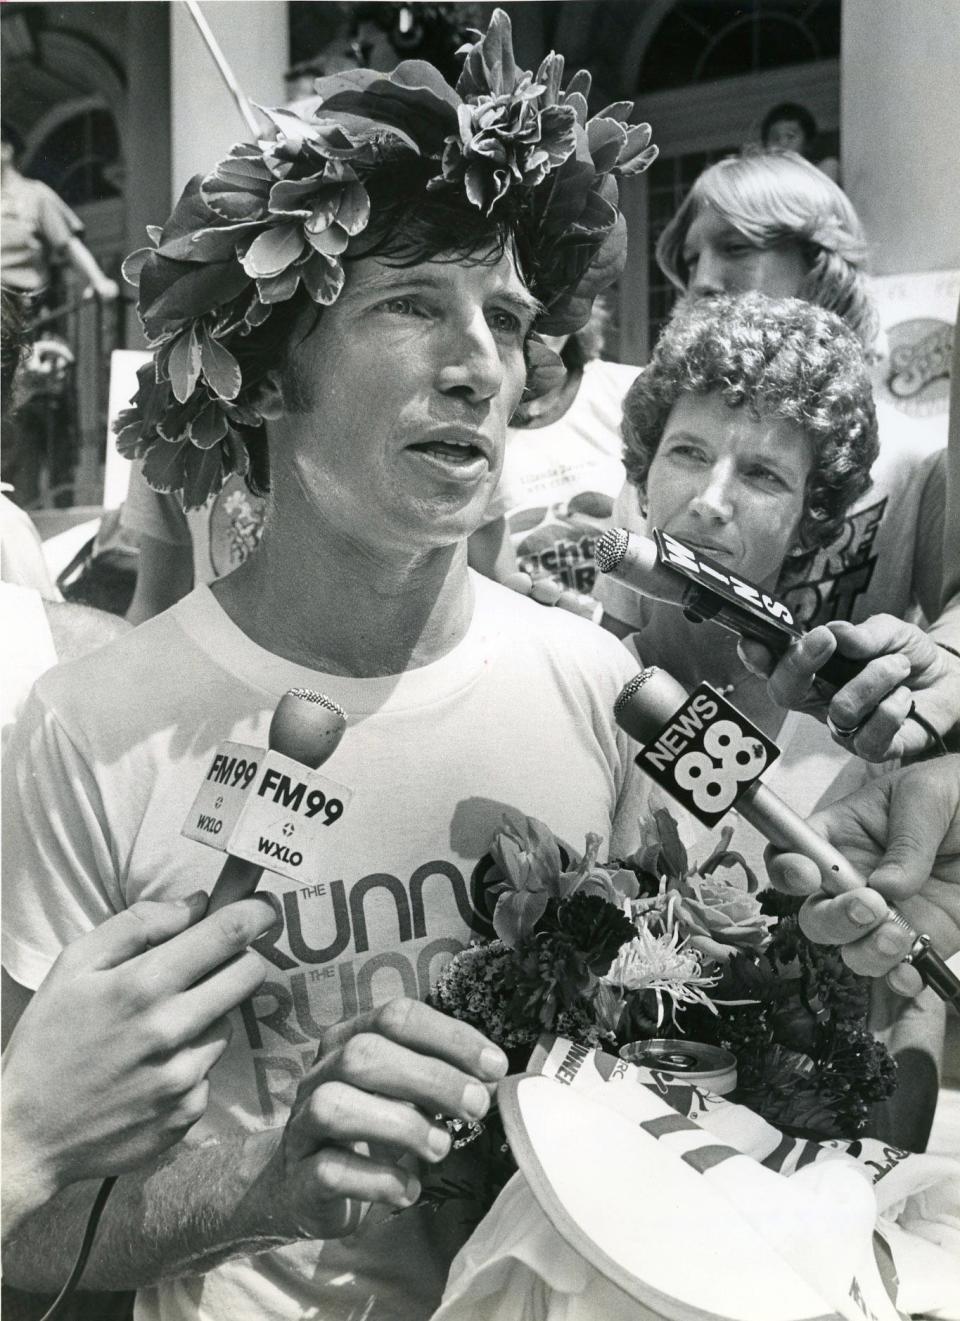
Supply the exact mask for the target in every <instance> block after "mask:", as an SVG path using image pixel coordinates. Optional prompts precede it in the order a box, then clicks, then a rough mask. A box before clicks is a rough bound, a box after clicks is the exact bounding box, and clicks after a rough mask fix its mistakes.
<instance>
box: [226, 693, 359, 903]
mask: <svg viewBox="0 0 960 1321" xmlns="http://www.w3.org/2000/svg"><path fill="white" fill-rule="evenodd" d="M346 727H347V718H346V716H345V714H344V712H343V710H342V708H341V707H339V706H338V705H337V703H336V702H334V701H332V700H331V699H330V698H329V697H326V696H325V695H324V694H323V693H317V692H314V691H313V690H312V689H310V688H291V689H290V690H289V692H286V693H284V695H283V696H282V697H281V698H280V701H279V702H278V703H277V709H276V710H275V711H274V713H273V719H272V720H271V721H270V733H269V735H268V739H267V746H268V748H269V749H270V751H271V752H276V753H279V754H280V755H281V756H283V757H287V758H289V759H290V760H291V761H294V762H298V763H299V764H300V765H301V766H303V767H305V768H309V769H310V770H318V769H319V768H320V767H321V766H322V765H323V764H324V762H325V761H327V760H328V758H329V757H331V756H332V755H333V753H334V752H335V751H336V748H337V745H338V744H339V742H340V740H341V738H342V737H343V731H344V730H345V729H346ZM255 769H256V768H254V770H255ZM268 775H269V772H266V773H265V774H264V776H263V778H262V779H261V783H260V790H261V791H263V786H264V783H265V782H266V781H267V776H268ZM244 778H246V777H244ZM252 780H253V776H252V775H251V776H250V777H249V780H248V783H251V782H252ZM314 792H317V791H316V790H315V791H314ZM341 811H342V807H341ZM339 815H340V813H337V816H339ZM334 819H336V817H334ZM327 824H331V822H330V821H328V822H327ZM228 850H229V845H228ZM263 872H264V867H263V864H262V863H260V862H254V861H253V860H252V859H249V858H243V857H238V856H237V855H236V854H235V853H232V852H230V851H228V852H227V857H226V861H225V862H224V864H223V866H222V867H221V869H220V875H219V876H218V877H217V880H216V883H215V885H214V887H213V890H212V891H211V893H210V901H209V903H208V905H207V912H208V913H215V912H216V911H217V909H219V908H223V907H225V906H226V905H227V904H232V903H234V902H235V901H236V900H238V899H246V898H248V897H249V896H250V895H252V894H253V892H254V890H256V888H257V886H258V885H259V883H260V877H261V876H262V875H263Z"/></svg>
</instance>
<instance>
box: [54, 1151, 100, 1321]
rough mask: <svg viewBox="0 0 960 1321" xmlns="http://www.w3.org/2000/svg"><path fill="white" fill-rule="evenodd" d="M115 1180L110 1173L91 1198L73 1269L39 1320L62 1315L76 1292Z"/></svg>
mask: <svg viewBox="0 0 960 1321" xmlns="http://www.w3.org/2000/svg"><path fill="white" fill-rule="evenodd" d="M116 1182H117V1176H116V1175H115V1174H111V1175H110V1176H109V1178H107V1179H104V1180H103V1182H102V1183H101V1184H100V1187H99V1188H98V1189H97V1195H96V1197H95V1198H94V1200H93V1206H91V1208H90V1214H89V1215H88V1216H87V1223H86V1227H85V1228H84V1231H83V1238H82V1239H81V1241H80V1251H79V1252H78V1253H77V1259H76V1261H75V1262H74V1263H73V1269H72V1270H71V1272H70V1274H69V1275H68V1276H67V1282H66V1284H65V1285H64V1286H63V1288H62V1289H61V1290H60V1292H59V1293H58V1294H57V1296H56V1298H55V1299H54V1300H53V1302H52V1303H51V1304H50V1306H49V1307H48V1308H47V1310H46V1311H45V1312H44V1314H43V1316H41V1318H40V1321H56V1318H57V1317H62V1316H63V1315H64V1308H65V1307H66V1305H67V1303H68V1302H69V1301H70V1299H71V1298H72V1297H73V1295H74V1293H76V1290H77V1285H78V1284H79V1283H80V1277H81V1276H82V1275H83V1272H84V1270H85V1269H86V1265H87V1261H88V1259H89V1257H90V1249H91V1248H92V1247H93V1240H94V1238H95V1237H96V1233H97V1228H98V1226H99V1224H100V1217H101V1216H102V1215H103V1208H104V1207H105V1206H106V1204H107V1198H108V1197H109V1196H110V1194H111V1192H112V1191H113V1185H114V1184H115V1183H116Z"/></svg>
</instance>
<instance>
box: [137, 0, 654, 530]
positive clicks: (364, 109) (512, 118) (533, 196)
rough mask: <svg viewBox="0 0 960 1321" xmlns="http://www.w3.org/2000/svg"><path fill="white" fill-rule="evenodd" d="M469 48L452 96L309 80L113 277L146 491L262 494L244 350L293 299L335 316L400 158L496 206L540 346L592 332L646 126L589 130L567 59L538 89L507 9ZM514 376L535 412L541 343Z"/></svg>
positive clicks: (435, 180) (264, 480) (416, 85)
mask: <svg viewBox="0 0 960 1321" xmlns="http://www.w3.org/2000/svg"><path fill="white" fill-rule="evenodd" d="M477 36H478V40H477V41H476V42H475V43H474V44H472V45H468V46H466V47H464V48H463V52H464V54H465V58H464V65H463V70H462V72H461V74H460V78H459V80H458V82H457V86H456V89H454V88H452V87H451V86H450V85H449V84H448V83H447V82H446V80H445V79H444V78H443V77H442V76H441V75H440V73H439V72H438V71H437V70H436V69H435V68H434V67H433V66H432V65H431V64H428V63H426V62H424V61H421V60H408V61H404V62H403V63H401V64H399V65H398V66H397V67H396V69H394V70H393V72H392V73H390V74H386V75H385V74H382V73H379V72H376V71H374V70H371V69H357V70H352V71H350V72H348V73H340V74H334V75H332V76H331V77H327V78H321V79H318V80H317V83H316V96H315V97H312V98H310V99H309V102H306V103H301V105H300V110H299V112H298V110H296V109H292V108H291V109H286V110H266V111H265V112H264V113H265V114H266V115H267V117H268V118H269V119H270V121H271V122H272V124H273V125H274V128H275V130H276V136H275V137H272V138H270V139H267V140H262V141H260V142H257V143H240V144H238V145H236V146H234V147H233V148H232V149H231V151H230V154H229V155H228V156H227V158H226V159H225V160H222V161H221V162H220V163H219V164H218V165H217V167H216V169H214V170H213V171H212V173H210V174H208V175H206V176H205V177H201V176H200V175H197V176H196V177H194V178H193V179H192V180H191V181H190V183H189V184H188V185H187V187H186V189H185V191H184V193H183V196H182V197H181V198H180V201H179V202H178V204H177V206H176V208H175V210H174V212H173V214H172V215H171V217H170V219H169V220H168V221H167V223H166V225H164V227H163V228H162V229H159V228H157V227H156V226H151V227H149V228H148V233H149V235H150V238H151V239H152V241H153V244H154V246H153V247H152V248H143V249H140V250H138V251H137V252H134V253H133V254H132V255H131V256H130V257H128V258H127V261H126V262H125V263H124V267H123V273H124V276H125V278H126V279H127V280H128V281H129V282H130V283H131V284H133V285H135V286H137V288H138V294H139V296H138V308H139V313H140V320H141V322H142V324H143V329H144V333H145V334H146V336H147V339H148V342H149V344H150V346H151V348H152V349H153V350H154V361H153V362H152V363H150V364H148V365H147V366H145V367H143V368H141V370H140V372H139V374H138V377H139V388H138V390H137V393H136V395H135V396H134V400H133V407H132V408H130V409H127V410H126V411H125V412H123V413H122V414H121V415H120V417H119V418H118V420H117V423H116V431H117V444H118V447H119V449H120V452H121V453H122V454H124V455H126V456H127V457H128V458H143V459H144V475H145V477H146V479H147V481H148V482H149V483H150V485H151V486H153V487H154V488H155V489H156V490H159V491H178V492H180V493H181V499H182V503H183V506H184V508H194V507H197V506H199V505H201V504H203V503H204V501H205V500H206V499H207V497H208V496H209V495H210V494H212V493H214V492H216V491H217V490H219V488H220V486H221V485H222V483H223V481H224V480H225V478H226V477H227V476H228V475H229V474H230V473H233V472H236V473H239V474H240V475H242V476H243V477H244V478H245V479H246V481H247V484H248V485H249V486H250V487H251V489H252V490H253V491H254V492H257V493H260V492H262V491H263V490H265V489H266V487H267V485H268V476H267V466H266V451H265V446H264V444H263V437H262V431H255V430H251V428H262V425H263V420H264V419H263V416H262V414H261V404H262V393H261V392H262V390H263V385H264V377H265V375H266V368H265V367H264V366H263V365H262V364H261V365H258V359H261V360H262V357H263V355H262V353H253V352H250V351H248V352H247V353H246V354H245V353H244V351H243V350H244V347H245V344H246V346H247V347H248V349H251V350H252V348H253V346H254V344H257V343H259V342H260V341H261V340H262V337H263V335H269V327H267V329H266V330H265V331H264V332H261V334H260V336H259V337H254V338H253V340H252V341H251V339H250V337H251V335H252V332H254V331H255V330H258V329H259V328H260V327H264V326H266V323H267V322H268V321H269V319H270V317H271V316H272V315H273V314H274V312H275V309H276V308H277V307H278V306H279V305H281V304H284V303H288V302H289V300H290V299H291V298H293V296H294V295H295V294H296V293H297V291H298V290H299V289H301V288H302V289H303V290H304V291H305V292H306V294H307V295H308V296H309V297H310V299H312V300H313V302H314V303H315V304H317V305H320V306H324V305H329V304H331V303H333V302H335V301H336V299H337V297H338V296H339V294H340V291H341V289H342V288H343V282H344V269H343V264H342V259H343V256H344V253H345V252H346V251H347V248H348V246H349V244H350V241H351V239H353V238H354V237H355V236H356V235H358V234H360V233H362V231H363V230H364V229H365V228H366V226H367V224H368V222H369V219H370V198H369V195H368V193H367V189H366V188H365V186H364V181H365V180H366V179H367V178H368V177H369V175H370V174H371V173H372V172H373V171H375V170H377V169H378V168H380V167H382V166H384V165H386V164H390V163H394V162H397V161H398V160H402V159H403V158H404V157H409V156H410V155H411V154H412V155H414V156H416V157H420V158H421V159H423V160H424V161H427V162H434V161H435V162H436V163H437V170H436V173H435V174H434V175H432V176H431V177H430V178H429V180H428V182H427V185H426V186H427V189H428V190H435V189H447V190H450V189H462V190H463V191H464V193H465V194H466V198H467V200H468V202H469V203H470V204H472V205H473V206H475V207H477V208H478V209H479V210H480V211H481V212H482V213H483V214H485V215H488V216H489V215H491V214H493V213H494V212H495V211H496V209H497V208H505V207H506V205H507V204H508V199H509V207H510V214H511V215H514V214H515V215H517V216H518V217H520V219H521V223H522V224H523V226H524V229H525V232H528V234H529V239H530V247H531V250H532V251H535V252H536V254H537V270H536V273H535V275H534V277H533V285H534V288H533V293H534V294H535V295H536V297H537V298H539V300H540V301H541V303H542V304H543V305H544V308H545V312H544V314H543V316H542V317H541V318H540V320H539V323H538V327H537V329H538V330H539V331H542V332H543V333H545V334H567V333H571V332H573V331H575V330H578V329H579V328H580V327H581V326H582V325H583V324H584V323H585V322H586V320H587V318H588V316H589V313H590V308H591V305H592V303H593V299H594V298H595V296H596V295H597V293H599V292H600V290H601V289H603V288H604V287H606V285H608V284H609V283H610V282H611V281H612V280H614V279H615V278H616V276H617V274H618V273H619V271H620V270H621V269H622V267H623V262H624V259H625V254H626V226H625V224H624V221H623V217H622V215H621V214H620V212H619V210H618V206H617V203H618V200H619V190H618V186H617V182H616V176H617V175H626V174H634V173H638V172H639V171H641V170H644V169H646V168H647V166H648V165H650V163H651V162H652V161H653V160H654V159H655V157H656V155H657V148H656V147H654V146H651V145H650V126H649V125H648V124H636V125H630V124H628V123H627V122H626V116H627V115H628V114H629V113H630V112H631V110H632V109H633V106H632V103H631V102H629V101H621V102H617V103H616V104H614V105H611V106H608V107H607V108H606V109H605V110H602V111H601V112H600V113H599V114H598V115H595V116H594V117H593V118H592V119H589V120H588V119H587V99H586V98H587V93H588V91H589V88H590V75H589V74H588V73H587V72H585V71H583V70H581V71H580V72H579V73H576V74H575V75H574V76H573V78H572V79H571V80H570V82H569V83H568V85H567V87H566V89H565V90H561V85H560V84H561V80H562V77H563V65H564V61H563V56H562V55H557V54H554V53H551V54H550V55H548V56H547V57H546V59H545V60H544V61H543V63H542V64H541V65H540V68H539V69H538V71H537V74H536V77H534V76H533V74H532V73H530V72H526V71H524V70H521V69H518V68H517V65H516V62H515V60H514V56H513V46H512V36H511V27H510V20H509V18H508V17H507V15H506V14H505V13H504V12H503V11H502V10H499V9H498V10H496V11H495V12H494V14H493V17H492V19H491V21H490V25H489V27H488V28H487V31H486V33H485V34H484V35H483V36H482V37H481V36H480V34H479V33H478V34H477ZM501 214H504V211H501ZM277 333H278V334H280V333H282V332H281V331H278V332H277ZM551 365H552V366H553V367H554V371H553V372H551V371H550V370H549V367H550V366H551ZM527 366H528V380H527V391H528V394H527V397H532V396H533V395H534V394H537V393H540V392H542V390H543V389H545V388H548V386H549V384H551V383H552V377H553V376H554V375H555V358H554V355H552V354H550V353H549V351H548V350H547V349H546V346H544V345H543V344H542V343H541V342H540V341H539V340H538V338H537V336H532V337H531V339H530V341H529V342H528V345H527Z"/></svg>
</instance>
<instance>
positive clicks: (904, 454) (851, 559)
mask: <svg viewBox="0 0 960 1321" xmlns="http://www.w3.org/2000/svg"><path fill="white" fill-rule="evenodd" d="M877 421H878V423H879V428H880V453H879V455H878V456H877V459H876V461H875V463H874V465H873V468H872V469H871V470H870V477H871V485H870V488H869V489H868V490H867V491H866V492H865V494H863V495H862V496H861V497H860V499H859V500H857V501H856V502H855V504H854V505H853V506H852V508H851V510H850V512H849V514H848V515H847V517H846V519H845V520H844V522H843V525H842V526H841V529H840V532H839V534H838V536H837V537H836V538H835V540H834V541H833V542H832V543H831V544H830V545H829V546H828V547H826V548H825V549H823V550H820V551H817V552H816V554H815V555H814V556H812V558H811V560H810V561H808V562H807V563H806V564H803V565H802V566H801V567H800V572H799V573H797V574H796V575H795V576H794V577H793V578H792V579H791V580H790V581H789V582H788V583H781V585H780V588H779V594H780V595H781V596H783V597H784V599H785V600H786V601H787V604H788V605H789V606H790V608H791V610H792V611H793V613H794V616H795V618H796V620H797V622H798V623H799V624H802V625H803V626H804V627H805V628H813V626H814V625H815V624H822V623H825V622H826V621H827V620H828V619H850V620H853V621H854V622H855V623H858V622H859V621H861V620H863V619H867V618H868V617H869V616H870V615H875V614H878V613H881V612H886V613H887V614H891V615H896V616H897V617H898V618H900V619H904V618H906V617H907V616H908V614H909V613H910V610H911V607H912V606H914V604H915V596H914V587H915V583H914V577H915V574H916V573H917V569H918V565H917V548H918V541H919V542H922V541H923V539H924V537H923V535H920V534H927V540H928V542H929V543H930V544H932V543H933V542H938V541H939V537H940V536H941V535H942V533H941V532H940V530H939V529H926V528H920V527H919V521H920V516H921V508H922V505H923V498H924V494H925V492H926V491H927V488H928V485H929V484H930V483H935V482H939V481H941V480H942V476H943V469H942V462H943V437H942V436H939V435H933V436H931V434H930V433H929V432H927V431H925V430H923V429H920V428H917V427H912V426H911V423H910V421H909V419H905V418H904V417H903V415H902V414H901V413H899V412H897V411H896V410H895V409H893V408H891V407H890V406H889V405H887V404H885V403H883V402H880V401H878V403H877ZM611 522H612V525H613V526H614V527H624V528H626V529H627V531H628V532H640V533H646V532H647V530H648V529H647V524H646V520H645V519H644V517H643V515H642V514H641V513H640V506H639V501H638V497H637V491H636V488H635V487H633V486H631V485H630V483H629V482H627V483H625V485H624V486H623V488H622V490H621V492H620V494H619V496H618V497H617V501H616V505H615V506H614V511H613V518H612V520H611ZM594 595H595V596H596V597H597V599H598V600H600V601H602V602H603V608H604V610H605V611H606V612H607V614H609V615H613V616H614V618H616V619H620V620H623V621H624V622H625V623H627V624H633V623H637V624H638V623H639V622H640V620H639V615H638V608H639V606H638V603H639V600H640V598H639V597H638V596H637V594H636V593H635V592H634V591H632V590H631V589H630V588H629V587H625V586H623V585H622V584H621V583H619V582H617V581H615V580H614V578H613V577H612V576H611V575H609V574H599V575H598V577H597V581H596V584H595V586H594Z"/></svg>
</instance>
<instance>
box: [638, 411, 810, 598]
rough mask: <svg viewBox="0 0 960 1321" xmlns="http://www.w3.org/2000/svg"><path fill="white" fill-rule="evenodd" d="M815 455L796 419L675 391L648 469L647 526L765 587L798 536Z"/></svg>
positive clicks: (774, 577)
mask: <svg viewBox="0 0 960 1321" xmlns="http://www.w3.org/2000/svg"><path fill="white" fill-rule="evenodd" d="M812 463H813V447H812V445H811V442H810V439H809V437H807V436H806V435H805V434H804V432H803V431H802V430H801V429H800V427H799V426H797V424H796V423H795V422H790V421H787V420H786V419H785V418H761V419H760V420H759V421H757V420H756V419H755V418H754V417H752V416H751V415H750V413H749V412H748V411H747V409H746V408H742V407H741V408H730V407H729V406H728V405H727V404H725V403H724V402H723V399H722V397H721V396H720V395H719V394H718V393H715V392H714V393H709V394H703V395H699V394H685V395H681V396H680V398H679V399H678V400H677V402H676V403H675V404H674V406H673V408H672V409H671V410H670V415H669V416H668V418H667V424H666V426H665V428H664V431H663V437H662V439H661V441H660V445H659V448H658V449H657V452H656V454H655V455H654V457H653V462H652V463H651V465H650V471H649V472H648V474H647V504H648V519H649V524H650V526H651V527H658V528H660V529H662V530H663V531H664V532H670V533H672V534H673V535H674V536H676V537H679V538H680V539H681V540H682V541H686V542H688V543H689V544H690V545H693V546H695V547H697V548H698V549H700V550H703V551H704V552H705V553H706V554H707V555H709V556H710V557H711V558H712V559H715V560H718V561H719V562H720V563H721V564H722V565H723V566H724V567H725V568H729V569H732V570H734V571H735V572H736V573H738V574H740V576H741V577H743V578H747V579H749V581H750V582H752V583H755V584H757V586H763V587H767V588H772V587H774V586H775V585H776V582H777V579H778V578H779V576H780V570H781V568H782V566H783V562H784V559H785V558H786V555H787V552H788V551H789V549H790V548H791V546H792V545H793V544H794V542H795V540H796V537H797V532H798V529H799V526H800V519H801V516H802V514H803V509H804V496H805V491H806V482H807V476H808V474H809V472H810V468H811V466H812Z"/></svg>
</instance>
